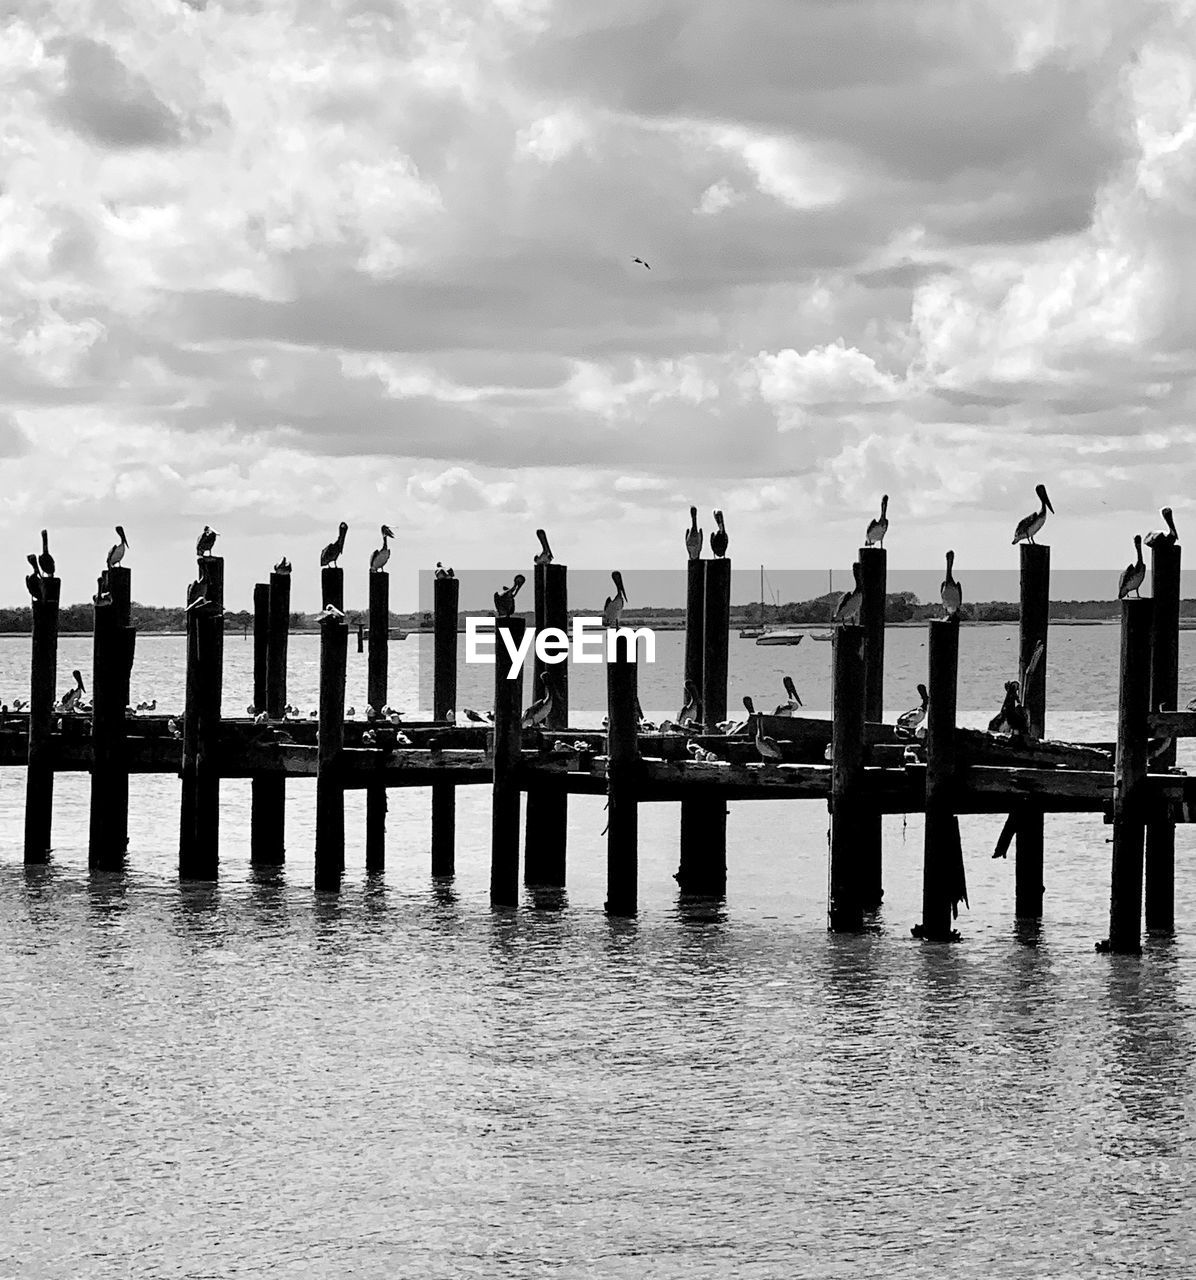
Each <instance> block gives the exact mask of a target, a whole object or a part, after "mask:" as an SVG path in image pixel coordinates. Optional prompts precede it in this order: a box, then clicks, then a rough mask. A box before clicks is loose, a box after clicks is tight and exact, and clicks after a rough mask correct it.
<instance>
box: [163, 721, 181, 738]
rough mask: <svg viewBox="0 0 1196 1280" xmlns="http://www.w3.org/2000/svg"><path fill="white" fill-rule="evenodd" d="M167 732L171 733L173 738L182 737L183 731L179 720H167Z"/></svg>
mask: <svg viewBox="0 0 1196 1280" xmlns="http://www.w3.org/2000/svg"><path fill="white" fill-rule="evenodd" d="M166 732H167V733H169V734H170V736H171V737H172V738H181V737H182V736H183V731H182V729H180V728H179V722H178V721H177V720H175V719H173V718H172V719H170V720H167V722H166Z"/></svg>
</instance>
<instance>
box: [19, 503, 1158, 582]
mask: <svg viewBox="0 0 1196 1280" xmlns="http://www.w3.org/2000/svg"><path fill="white" fill-rule="evenodd" d="M1159 515H1161V516H1162V517H1163V523H1164V524H1165V525H1166V526H1167V532H1166V533H1163V532H1162V531H1161V530H1158V529H1152V530H1151V531H1150V533H1148V534H1147V535H1146V537H1145V538H1143V539H1142V541H1143V542H1144V543H1146V545H1147V546H1148V547H1156V546H1159V545H1160V544H1161V545H1163V546H1174V545H1175V543H1177V542H1178V541H1179V531H1178V530H1177V529H1176V527H1175V521H1174V520H1173V519H1172V518H1171V508H1170V507H1164V508H1163V509H1162V510H1161V511H1160V512H1159ZM42 537H43V538H44V537H45V534H44V533H43V534H42ZM44 567H45V566H44V565H43V568H44ZM48 572H51V571H50V570H47V573H48Z"/></svg>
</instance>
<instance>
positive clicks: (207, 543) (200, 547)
mask: <svg viewBox="0 0 1196 1280" xmlns="http://www.w3.org/2000/svg"><path fill="white" fill-rule="evenodd" d="M218 537H220V533H219V531H218V530H216V529H213V528H211V527H210V526H209V525H206V524H205V525H204V527H203V533H201V534H200V535H199V537H198V538H196V540H195V554H196V555H197V556H210V555H211V554H212V548H213V547H214V546H215V545H216V539H217V538H218Z"/></svg>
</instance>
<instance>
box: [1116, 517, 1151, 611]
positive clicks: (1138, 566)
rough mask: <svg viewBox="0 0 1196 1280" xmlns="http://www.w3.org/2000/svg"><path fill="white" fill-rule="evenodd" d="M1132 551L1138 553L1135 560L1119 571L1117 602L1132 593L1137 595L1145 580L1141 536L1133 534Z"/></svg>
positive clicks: (1144, 562)
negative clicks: (1119, 580)
mask: <svg viewBox="0 0 1196 1280" xmlns="http://www.w3.org/2000/svg"><path fill="white" fill-rule="evenodd" d="M1134 550H1135V551H1136V552H1137V553H1138V558H1137V560H1135V561H1134V563H1133V564H1128V565H1126V567H1125V568H1124V569H1123V570H1122V571H1121V582H1120V583H1119V584H1118V587H1117V598H1118V600H1124V599H1125V598H1126V596H1128V595H1129V593H1130V592H1131V591H1132V592H1133V593H1134V595H1135V596H1136V595H1138V588H1139V587H1140V586H1141V585H1142V583H1143V582H1144V581H1145V580H1146V561H1145V560H1143V559H1142V535H1141V534H1140V533H1136V534H1134Z"/></svg>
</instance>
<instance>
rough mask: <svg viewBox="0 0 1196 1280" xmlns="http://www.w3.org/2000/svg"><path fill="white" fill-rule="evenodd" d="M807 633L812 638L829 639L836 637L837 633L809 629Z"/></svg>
mask: <svg viewBox="0 0 1196 1280" xmlns="http://www.w3.org/2000/svg"><path fill="white" fill-rule="evenodd" d="M806 634H807V635H808V636H809V637H810V639H811V640H822V641H827V640H833V639H834V638H835V633H834V632H833V631H808V632H807V633H806Z"/></svg>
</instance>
